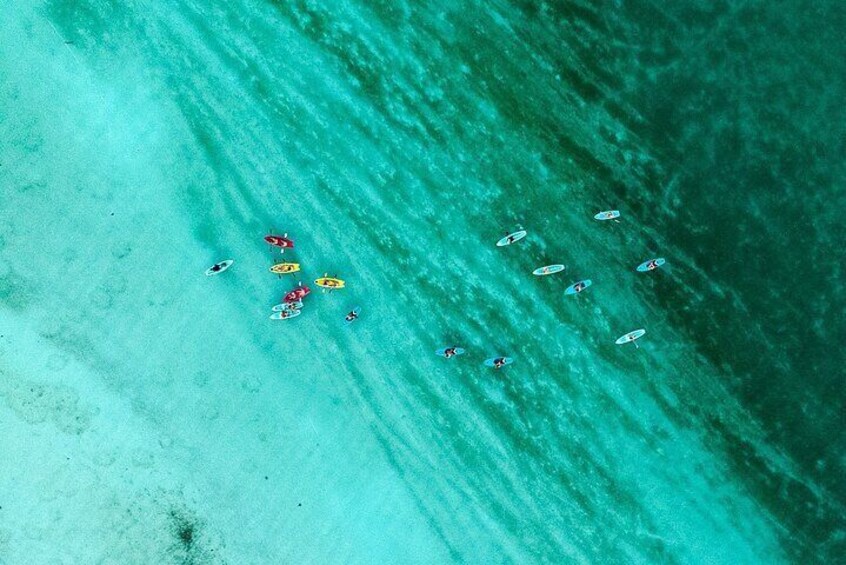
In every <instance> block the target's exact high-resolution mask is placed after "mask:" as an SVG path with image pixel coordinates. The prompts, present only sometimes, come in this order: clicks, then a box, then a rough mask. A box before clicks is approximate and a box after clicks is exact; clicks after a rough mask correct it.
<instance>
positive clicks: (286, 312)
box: [270, 310, 303, 320]
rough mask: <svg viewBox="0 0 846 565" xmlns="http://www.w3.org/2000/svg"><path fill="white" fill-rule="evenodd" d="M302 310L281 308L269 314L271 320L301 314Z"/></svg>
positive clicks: (294, 316) (285, 318)
mask: <svg viewBox="0 0 846 565" xmlns="http://www.w3.org/2000/svg"><path fill="white" fill-rule="evenodd" d="M302 313H303V311H302V310H283V311H281V312H274V313H273V314H271V315H270V319H271V320H288V319H290V318H296V317H297V316H299V315H300V314H302Z"/></svg>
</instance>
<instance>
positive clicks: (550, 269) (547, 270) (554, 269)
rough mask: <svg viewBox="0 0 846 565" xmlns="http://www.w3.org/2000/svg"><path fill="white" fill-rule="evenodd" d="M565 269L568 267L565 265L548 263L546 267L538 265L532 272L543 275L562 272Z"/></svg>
mask: <svg viewBox="0 0 846 565" xmlns="http://www.w3.org/2000/svg"><path fill="white" fill-rule="evenodd" d="M564 269H566V267H565V266H564V265H547V266H546V267H538V268H537V269H535V270H534V271H532V274H533V275H537V276H539V277H542V276H544V275H554V274H555V273H560V272H561V271H563V270H564Z"/></svg>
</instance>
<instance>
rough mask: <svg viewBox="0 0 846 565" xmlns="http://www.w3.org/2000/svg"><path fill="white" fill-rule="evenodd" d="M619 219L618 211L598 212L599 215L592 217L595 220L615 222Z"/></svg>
mask: <svg viewBox="0 0 846 565" xmlns="http://www.w3.org/2000/svg"><path fill="white" fill-rule="evenodd" d="M619 217H620V211H619V210H605V211H604V212H600V213H599V214H597V215H595V216H594V218H595V219H597V220H616V219H617V218H619Z"/></svg>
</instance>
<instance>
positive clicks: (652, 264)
mask: <svg viewBox="0 0 846 565" xmlns="http://www.w3.org/2000/svg"><path fill="white" fill-rule="evenodd" d="M646 268H647V269H649V270H650V271H651V270H653V269H657V268H658V261H656V260H655V259H652V260H651V261H649V263H647V265H646Z"/></svg>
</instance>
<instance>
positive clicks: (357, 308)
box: [344, 306, 361, 324]
mask: <svg viewBox="0 0 846 565" xmlns="http://www.w3.org/2000/svg"><path fill="white" fill-rule="evenodd" d="M352 311H353V312H355V314H356V316H358V315H359V314H361V306H356V307H355V308H353V309H352ZM356 320H358V317H356V318H353V319H352V320H347V316H344V321H345V322H346V323H348V324H352V323H353V322H355V321H356Z"/></svg>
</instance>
